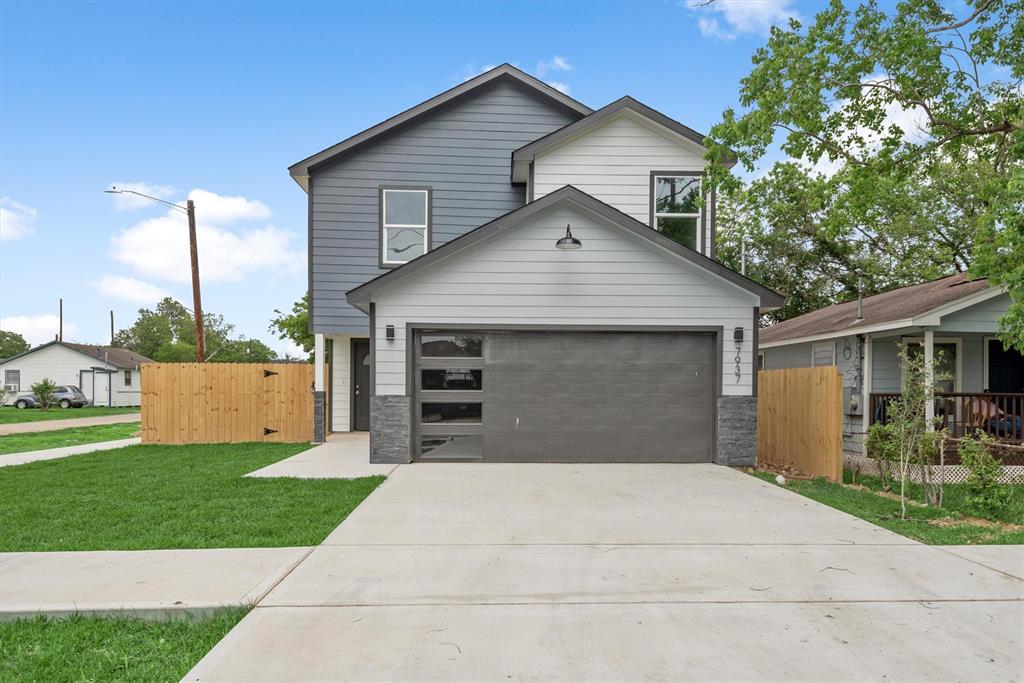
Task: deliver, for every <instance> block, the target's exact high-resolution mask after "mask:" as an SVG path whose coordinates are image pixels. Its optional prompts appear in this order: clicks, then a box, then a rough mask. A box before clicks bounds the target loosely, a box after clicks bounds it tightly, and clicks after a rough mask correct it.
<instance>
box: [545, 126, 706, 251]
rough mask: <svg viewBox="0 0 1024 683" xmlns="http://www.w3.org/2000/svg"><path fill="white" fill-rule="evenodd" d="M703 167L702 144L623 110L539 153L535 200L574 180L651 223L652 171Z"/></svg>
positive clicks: (645, 221)
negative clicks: (591, 128)
mask: <svg viewBox="0 0 1024 683" xmlns="http://www.w3.org/2000/svg"><path fill="white" fill-rule="evenodd" d="M669 136H671V137H669ZM704 166H705V162H704V157H703V152H702V150H701V148H700V147H699V146H698V145H695V144H693V143H691V142H689V141H683V140H680V139H679V138H677V137H676V136H675V135H674V134H667V133H661V132H658V130H657V127H656V126H655V125H654V124H652V123H650V122H647V121H644V120H642V119H640V118H639V117H637V115H635V114H633V113H631V112H623V113H622V114H621V115H619V116H617V117H615V118H612V119H611V120H610V121H608V122H607V123H605V124H604V125H602V126H600V127H598V128H596V129H594V130H592V131H589V132H587V133H586V134H584V135H582V136H579V137H576V138H575V139H570V140H568V141H567V142H563V143H562V144H560V145H559V146H557V147H555V148H554V149H551V150H548V151H545V152H542V153H541V154H540V155H538V156H537V158H536V160H535V161H534V172H533V192H534V199H539V198H541V197H543V196H544V195H546V194H549V193H551V192H554V191H555V190H557V189H559V188H560V187H563V186H565V185H574V186H575V187H578V188H579V189H581V190H583V191H584V192H586V193H587V194H590V195H592V196H594V197H597V198H598V199H600V200H601V201H603V202H605V203H607V204H611V205H612V206H614V207H615V208H617V209H619V210H620V211H622V212H624V213H627V214H629V215H630V216H632V217H633V218H635V219H637V220H638V221H641V222H642V223H644V224H645V225H646V224H647V223H649V222H650V201H651V171H697V172H699V171H703V170H704ZM705 218H708V217H707V216H706V217H705ZM710 225H711V221H710V220H705V221H704V231H705V238H704V243H705V244H710V242H711V237H710V230H711V228H710Z"/></svg>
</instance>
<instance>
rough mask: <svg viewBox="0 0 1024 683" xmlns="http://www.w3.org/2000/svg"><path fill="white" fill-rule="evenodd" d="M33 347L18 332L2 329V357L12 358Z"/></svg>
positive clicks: (0, 341) (0, 345)
mask: <svg viewBox="0 0 1024 683" xmlns="http://www.w3.org/2000/svg"><path fill="white" fill-rule="evenodd" d="M29 348H31V347H30V346H29V345H28V342H27V341H25V338H24V337H22V336H21V335H20V334H18V333H17V332H7V331H6V330H0V358H10V357H11V356H17V355H18V354H19V353H24V352H26V351H28V350H29Z"/></svg>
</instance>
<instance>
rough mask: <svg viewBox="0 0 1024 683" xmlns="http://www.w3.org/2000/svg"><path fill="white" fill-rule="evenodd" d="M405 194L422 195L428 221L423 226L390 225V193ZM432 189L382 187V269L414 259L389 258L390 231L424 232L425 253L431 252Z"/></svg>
mask: <svg viewBox="0 0 1024 683" xmlns="http://www.w3.org/2000/svg"><path fill="white" fill-rule="evenodd" d="M389 192H405V193H417V192H418V193H421V194H422V195H423V215H424V218H425V220H426V222H425V223H423V224H412V223H388V193H389ZM430 210H431V188H429V187H382V188H381V189H380V265H381V267H391V266H400V265H402V264H404V263H408V262H409V261H411V260H412V259H406V260H404V261H401V260H393V259H389V258H388V230H406V229H421V230H423V253H424V254H425V253H427V252H428V251H430V239H431V235H430V233H431V220H430Z"/></svg>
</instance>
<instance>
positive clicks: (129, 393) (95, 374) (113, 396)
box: [0, 341, 152, 406]
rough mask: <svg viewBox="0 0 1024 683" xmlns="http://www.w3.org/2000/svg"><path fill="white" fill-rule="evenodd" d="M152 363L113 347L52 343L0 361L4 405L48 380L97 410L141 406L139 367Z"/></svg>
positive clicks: (137, 355)
mask: <svg viewBox="0 0 1024 683" xmlns="http://www.w3.org/2000/svg"><path fill="white" fill-rule="evenodd" d="M149 362H152V361H151V360H150V359H149V358H146V357H145V356H140V355H139V354H137V353H135V352H133V351H129V350H127V349H119V348H115V347H113V346H93V345H91V344H72V343H70V342H61V341H52V342H48V343H46V344H43V345H42V346H37V347H35V348H34V349H29V350H28V351H25V352H24V353H19V354H18V355H17V356H11V357H10V358H8V359H6V360H4V361H0V372H2V374H3V380H4V403H5V404H11V403H13V402H14V399H15V398H16V397H17V395H18V394H25V393H28V392H30V391H31V390H32V385H33V384H35V383H36V382H39V381H41V380H43V379H46V378H49V379H52V380H53V381H54V383H56V384H70V385H74V386H76V387H78V388H79V389H81V390H82V393H84V394H85V396H86V398H88V399H89V401H90V403H92V404H93V405H97V406H137V405H140V404H141V402H142V401H141V398H142V393H141V391H140V389H139V384H140V379H141V377H140V375H139V366H140V365H141V364H142V363H149Z"/></svg>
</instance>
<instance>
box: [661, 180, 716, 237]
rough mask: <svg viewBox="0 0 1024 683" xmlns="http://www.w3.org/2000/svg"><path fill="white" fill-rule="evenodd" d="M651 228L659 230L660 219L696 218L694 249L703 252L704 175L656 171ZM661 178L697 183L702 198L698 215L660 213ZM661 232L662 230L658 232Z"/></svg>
mask: <svg viewBox="0 0 1024 683" xmlns="http://www.w3.org/2000/svg"><path fill="white" fill-rule="evenodd" d="M651 176H652V179H651V227H652V228H654V229H655V230H658V219H659V218H696V219H697V227H696V230H697V233H696V234H695V235H694V236H693V248H694V251H697V252H701V251H702V249H701V246H702V244H703V242H704V208H705V200H704V195H703V194H702V193H703V190H704V174H703V173H695V172H685V171H676V172H671V171H666V172H661V171H656V172H653V173H652V174H651ZM659 178H688V179H693V180H696V181H697V194H698V196H699V197H700V207H701V208H700V209H699V210H698V211H697V213H658V179H659ZM658 232H661V230H658Z"/></svg>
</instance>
